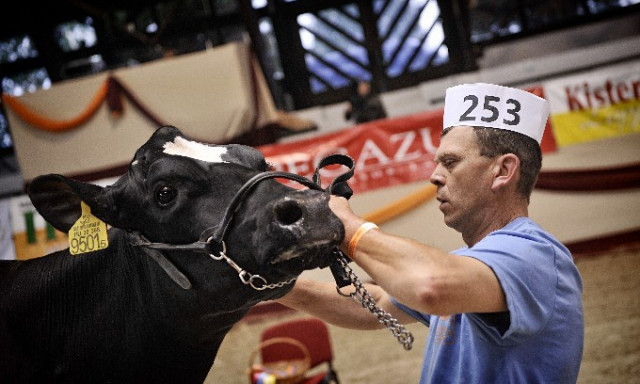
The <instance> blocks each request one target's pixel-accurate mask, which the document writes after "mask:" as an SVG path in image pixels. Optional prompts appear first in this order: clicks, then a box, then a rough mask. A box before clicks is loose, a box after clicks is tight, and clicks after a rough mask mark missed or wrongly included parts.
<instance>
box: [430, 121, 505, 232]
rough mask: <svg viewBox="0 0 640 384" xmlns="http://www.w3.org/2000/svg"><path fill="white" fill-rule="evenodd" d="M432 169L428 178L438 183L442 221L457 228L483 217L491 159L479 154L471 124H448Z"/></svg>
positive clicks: (489, 200)
mask: <svg viewBox="0 0 640 384" xmlns="http://www.w3.org/2000/svg"><path fill="white" fill-rule="evenodd" d="M436 162H437V166H436V169H435V170H434V171H433V174H432V175H431V178H430V181H431V182H432V183H433V184H435V185H436V186H437V187H438V193H437V197H436V198H437V199H438V201H439V202H440V211H442V213H443V214H444V221H445V223H446V224H447V225H448V226H449V227H451V228H453V229H455V230H457V231H459V232H461V233H463V234H464V233H465V229H466V230H469V229H472V228H473V227H474V226H477V225H479V224H480V223H481V222H482V221H483V220H485V219H487V218H488V217H487V215H486V214H483V213H484V212H486V210H487V209H488V208H489V207H490V204H489V203H490V202H491V194H492V192H491V183H492V180H493V177H492V164H493V160H492V159H489V158H487V157H483V156H480V148H479V147H478V143H477V140H476V134H475V133H474V131H473V128H471V127H465V126H459V127H454V128H452V129H451V130H450V131H449V132H448V133H447V134H446V135H445V136H444V137H443V138H442V140H441V142H440V147H439V148H438V151H437V152H436Z"/></svg>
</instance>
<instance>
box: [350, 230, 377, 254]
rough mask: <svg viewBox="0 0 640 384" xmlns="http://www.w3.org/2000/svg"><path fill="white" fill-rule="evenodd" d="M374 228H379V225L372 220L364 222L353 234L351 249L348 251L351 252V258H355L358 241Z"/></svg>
mask: <svg viewBox="0 0 640 384" xmlns="http://www.w3.org/2000/svg"><path fill="white" fill-rule="evenodd" d="M373 228H378V226H377V225H376V224H375V223H372V222H366V223H363V224H362V225H361V226H360V227H358V230H357V231H356V233H355V234H354V235H353V237H352V238H351V240H349V251H348V252H347V253H348V254H349V257H350V258H351V259H354V258H353V256H354V255H355V253H356V247H357V246H358V242H359V241H360V239H361V238H362V236H364V234H365V233H367V232H368V231H369V230H370V229H373Z"/></svg>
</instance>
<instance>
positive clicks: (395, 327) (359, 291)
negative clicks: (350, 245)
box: [335, 251, 413, 351]
mask: <svg viewBox="0 0 640 384" xmlns="http://www.w3.org/2000/svg"><path fill="white" fill-rule="evenodd" d="M335 254H336V258H337V259H338V261H339V262H340V265H341V266H342V268H344V271H345V273H346V274H347V277H348V278H349V281H351V284H352V285H353V286H354V288H355V291H354V292H352V293H350V294H349V295H345V294H344V293H342V292H340V289H339V288H338V287H336V289H337V290H338V293H339V294H341V295H343V296H350V297H351V298H353V299H354V300H356V301H357V302H359V303H360V304H362V306H363V307H364V308H366V309H368V310H369V311H370V312H371V313H373V314H374V315H376V316H377V317H378V322H379V323H380V324H382V325H384V326H385V328H387V329H388V330H390V331H391V333H392V334H393V336H394V337H395V338H396V339H398V342H400V344H402V346H403V347H404V349H406V350H407V351H408V350H410V349H411V347H413V335H412V334H411V332H409V331H407V330H406V328H405V327H404V325H402V324H400V323H399V322H398V320H396V319H395V318H394V317H393V316H391V315H390V314H389V313H388V312H386V311H385V310H383V309H382V308H380V307H378V306H377V305H376V302H375V300H374V299H373V297H371V295H370V294H369V292H368V291H367V289H366V288H365V287H364V284H363V283H362V282H361V281H360V279H358V276H357V275H356V274H355V272H353V269H351V267H350V266H349V263H348V261H347V259H346V258H345V257H344V255H343V254H342V252H340V251H338V252H335Z"/></svg>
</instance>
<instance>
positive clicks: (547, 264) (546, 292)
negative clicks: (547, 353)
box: [456, 233, 558, 344]
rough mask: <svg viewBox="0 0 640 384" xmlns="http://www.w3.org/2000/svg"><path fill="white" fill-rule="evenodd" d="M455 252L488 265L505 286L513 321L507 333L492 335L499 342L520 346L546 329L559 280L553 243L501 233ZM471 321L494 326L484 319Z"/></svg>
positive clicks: (510, 315) (478, 317) (503, 287)
mask: <svg viewBox="0 0 640 384" xmlns="http://www.w3.org/2000/svg"><path fill="white" fill-rule="evenodd" d="M456 253H457V254H459V255H464V256H470V257H473V258H475V259H478V260H480V261H482V262H483V263H485V264H486V265H488V266H489V267H490V268H491V269H492V270H493V272H494V273H495V274H496V276H497V278H498V280H499V282H500V285H501V286H502V289H503V291H504V293H505V296H506V300H507V308H508V310H509V320H510V322H509V328H508V329H507V330H506V332H504V333H498V332H493V333H492V334H493V336H494V337H495V338H496V341H497V342H500V343H505V344H511V343H519V342H522V341H523V340H525V339H526V338H528V337H530V336H533V335H535V334H537V333H538V332H540V331H541V330H543V329H544V327H545V326H546V325H547V323H548V321H549V319H550V317H551V314H552V312H553V308H554V306H555V300H556V286H557V281H558V278H557V272H556V267H555V249H554V247H553V246H552V245H551V244H549V243H547V242H544V241H540V240H536V239H535V238H528V237H526V236H522V235H521V234H515V235H514V234H505V233H501V234H492V235H489V236H487V237H486V238H485V239H483V240H482V241H480V242H479V243H478V244H476V245H475V246H474V247H473V248H467V249H463V250H459V251H457V252H456ZM472 318H473V319H474V320H475V321H476V322H477V323H483V324H484V325H485V326H486V327H491V325H490V324H487V323H486V322H485V320H484V319H483V317H482V316H472Z"/></svg>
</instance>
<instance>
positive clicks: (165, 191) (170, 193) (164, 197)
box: [156, 186, 178, 205]
mask: <svg viewBox="0 0 640 384" xmlns="http://www.w3.org/2000/svg"><path fill="white" fill-rule="evenodd" d="M177 195H178V191H177V190H176V189H175V188H173V187H166V186H165V187H160V188H158V190H157V191H156V201H157V202H158V204H160V205H168V204H169V203H171V202H172V201H173V200H175V198H176V196H177Z"/></svg>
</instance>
